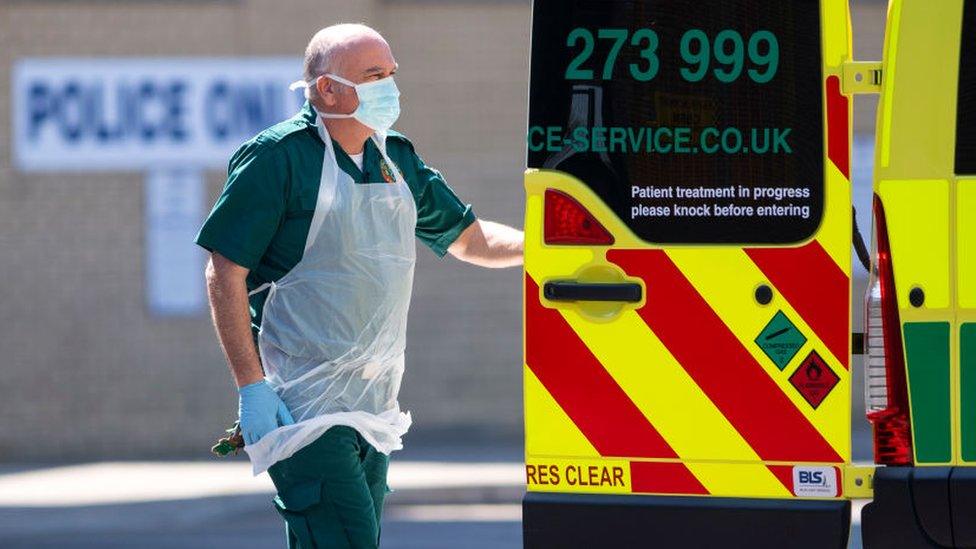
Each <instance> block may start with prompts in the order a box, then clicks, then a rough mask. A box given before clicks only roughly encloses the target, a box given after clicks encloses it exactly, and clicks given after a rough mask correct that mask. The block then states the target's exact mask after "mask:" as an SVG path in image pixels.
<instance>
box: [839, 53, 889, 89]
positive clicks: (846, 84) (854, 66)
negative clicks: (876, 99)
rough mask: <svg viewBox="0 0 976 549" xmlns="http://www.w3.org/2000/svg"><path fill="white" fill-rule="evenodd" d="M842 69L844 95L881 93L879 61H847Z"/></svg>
mask: <svg viewBox="0 0 976 549" xmlns="http://www.w3.org/2000/svg"><path fill="white" fill-rule="evenodd" d="M843 70H844V79H843V88H844V90H843V92H844V94H845V95H853V94H855V93H881V70H882V69H881V61H847V62H845V63H844V65H843Z"/></svg>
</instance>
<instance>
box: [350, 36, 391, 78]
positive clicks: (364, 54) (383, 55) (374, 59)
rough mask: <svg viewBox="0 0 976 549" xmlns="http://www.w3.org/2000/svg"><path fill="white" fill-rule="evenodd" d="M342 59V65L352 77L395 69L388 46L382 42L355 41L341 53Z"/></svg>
mask: <svg viewBox="0 0 976 549" xmlns="http://www.w3.org/2000/svg"><path fill="white" fill-rule="evenodd" d="M342 57H343V58H344V59H342V61H341V63H342V65H344V66H345V68H346V71H347V72H348V73H350V74H351V75H353V76H365V75H369V74H374V73H380V72H386V71H390V70H396V68H397V63H396V60H395V59H394V58H393V52H391V51H390V46H388V45H387V44H386V42H384V41H382V40H360V41H356V42H355V43H353V44H350V45H349V47H348V48H346V49H345V51H343V52H342Z"/></svg>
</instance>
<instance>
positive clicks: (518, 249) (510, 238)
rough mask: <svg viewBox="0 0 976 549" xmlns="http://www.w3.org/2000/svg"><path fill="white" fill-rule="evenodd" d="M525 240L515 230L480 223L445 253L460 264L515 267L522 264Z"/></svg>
mask: <svg viewBox="0 0 976 549" xmlns="http://www.w3.org/2000/svg"><path fill="white" fill-rule="evenodd" d="M524 240H525V235H524V234H523V233H522V231H520V230H518V229H515V228H513V227H509V226H508V225H503V224H501V223H496V222H494V221H484V220H480V219H479V220H477V221H475V222H474V223H472V224H471V225H469V226H468V228H467V229H465V230H464V232H462V233H461V236H459V237H458V239H457V240H456V241H455V242H454V244H452V245H451V247H450V248H448V251H449V252H450V253H451V255H453V256H454V257H456V258H458V259H460V260H461V261H465V262H467V263H472V264H474V265H480V266H482V267H495V268H500V267H515V266H517V265H521V264H522V248H523V241H524Z"/></svg>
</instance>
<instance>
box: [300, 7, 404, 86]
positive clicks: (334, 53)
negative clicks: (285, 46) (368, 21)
mask: <svg viewBox="0 0 976 549" xmlns="http://www.w3.org/2000/svg"><path fill="white" fill-rule="evenodd" d="M363 58H368V59H369V60H370V61H372V62H373V64H375V65H376V66H377V67H379V66H380V65H384V64H385V65H389V64H390V63H392V64H394V65H395V62H393V54H392V53H390V46H389V44H387V43H386V40H384V39H383V37H382V36H381V35H380V33H378V32H376V30H374V29H372V28H370V27H367V26H366V25H361V24H358V23H343V24H340V25H332V26H330V27H325V28H324V29H322V30H320V31H318V32H317V33H315V36H313V37H312V40H311V41H310V42H309V43H308V47H307V48H305V61H304V66H303V73H304V74H303V76H304V79H305V81H306V82H309V83H310V84H311V83H314V82H315V79H316V78H318V77H320V76H322V75H324V74H327V73H332V74H338V75H340V76H342V77H344V78H346V79H348V80H352V81H353V82H357V83H358V82H361V81H364V77H366V76H368V75H366V74H358V73H361V72H364V71H365V70H366V69H371V68H374V67H373V66H372V65H371V66H365V67H361V66H358V65H361V64H362V63H360V62H359V61H361V60H362V59H363ZM370 61H367V63H366V64H367V65H370ZM314 88H315V86H314V85H312V86H310V90H309V91H310V92H312V95H313V96H314V95H315V91H316V90H315V89H314Z"/></svg>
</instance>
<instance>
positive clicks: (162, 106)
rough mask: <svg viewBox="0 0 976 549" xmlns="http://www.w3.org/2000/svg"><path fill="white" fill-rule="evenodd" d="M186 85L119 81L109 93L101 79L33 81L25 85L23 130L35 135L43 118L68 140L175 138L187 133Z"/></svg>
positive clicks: (184, 137) (178, 140) (42, 124)
mask: <svg viewBox="0 0 976 549" xmlns="http://www.w3.org/2000/svg"><path fill="white" fill-rule="evenodd" d="M186 90H187V85H186V83H185V82H182V81H180V80H173V81H170V82H156V81H152V80H143V81H140V82H135V83H124V84H120V85H118V86H117V87H116V88H114V89H112V90H111V93H110V92H109V90H106V89H105V86H104V84H103V83H101V82H81V81H78V80H76V79H68V80H66V81H65V82H64V83H62V84H61V85H60V86H54V85H51V84H48V83H47V82H42V81H39V82H34V83H32V84H31V85H29V86H28V88H27V109H28V113H27V121H28V124H29V126H28V129H27V136H28V137H29V138H30V139H32V140H36V139H37V138H38V137H39V135H40V133H41V131H42V129H43V127H44V126H45V124H51V125H52V126H53V127H54V128H55V130H56V131H57V133H58V134H59V135H60V136H61V138H62V139H64V140H65V141H67V142H69V143H74V142H78V141H81V140H84V139H93V140H95V141H97V142H100V143H104V144H111V143H113V142H116V141H120V140H124V139H131V138H138V139H139V140H141V141H144V142H147V143H152V142H153V141H155V140H157V139H165V140H168V141H172V142H177V143H179V142H182V141H185V140H186V139H187V137H188V135H189V130H188V128H187V126H186V119H185V114H186V100H187V98H186Z"/></svg>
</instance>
